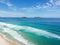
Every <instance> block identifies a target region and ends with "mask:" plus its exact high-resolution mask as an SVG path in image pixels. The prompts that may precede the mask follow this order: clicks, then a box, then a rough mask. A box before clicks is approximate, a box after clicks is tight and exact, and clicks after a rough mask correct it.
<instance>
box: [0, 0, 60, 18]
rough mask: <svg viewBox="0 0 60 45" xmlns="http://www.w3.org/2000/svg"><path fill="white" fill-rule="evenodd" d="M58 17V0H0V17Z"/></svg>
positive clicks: (59, 0) (59, 15) (59, 10)
mask: <svg viewBox="0 0 60 45" xmlns="http://www.w3.org/2000/svg"><path fill="white" fill-rule="evenodd" d="M23 16H26V17H35V16H40V17H46V18H51V17H52V18H60V0H0V17H23Z"/></svg>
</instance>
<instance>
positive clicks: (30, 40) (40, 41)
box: [0, 18, 60, 45]
mask: <svg viewBox="0 0 60 45" xmlns="http://www.w3.org/2000/svg"><path fill="white" fill-rule="evenodd" d="M0 22H1V23H0V27H2V29H0V30H4V31H3V32H5V33H8V34H10V35H11V36H12V37H13V38H15V39H16V40H18V41H21V42H22V43H24V44H25V45H60V18H38V19H37V18H36V19H35V18H26V19H24V18H1V19H0ZM1 24H2V25H3V26H2V25H1ZM12 37H11V38H12Z"/></svg>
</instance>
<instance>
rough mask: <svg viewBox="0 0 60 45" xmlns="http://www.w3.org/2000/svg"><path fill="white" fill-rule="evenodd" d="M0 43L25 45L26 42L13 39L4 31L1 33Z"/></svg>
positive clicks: (3, 44)
mask: <svg viewBox="0 0 60 45" xmlns="http://www.w3.org/2000/svg"><path fill="white" fill-rule="evenodd" d="M0 45H24V44H22V43H21V44H20V43H18V42H17V41H14V40H11V39H9V38H7V37H6V36H5V35H3V34H2V33H0Z"/></svg>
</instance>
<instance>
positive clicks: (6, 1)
mask: <svg viewBox="0 0 60 45" xmlns="http://www.w3.org/2000/svg"><path fill="white" fill-rule="evenodd" d="M0 3H3V4H5V5H7V6H9V7H11V6H13V4H12V3H10V2H9V0H0Z"/></svg>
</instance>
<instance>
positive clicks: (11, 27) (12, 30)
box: [0, 22, 60, 45]
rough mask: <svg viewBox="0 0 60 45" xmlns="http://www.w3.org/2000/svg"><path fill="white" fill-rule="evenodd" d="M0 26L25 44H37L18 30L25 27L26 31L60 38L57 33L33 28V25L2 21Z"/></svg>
mask: <svg viewBox="0 0 60 45" xmlns="http://www.w3.org/2000/svg"><path fill="white" fill-rule="evenodd" d="M0 28H2V30H3V32H6V33H9V34H10V35H11V36H13V37H14V38H15V39H17V40H18V41H21V42H22V43H24V44H25V45H35V44H33V43H31V42H29V41H28V40H26V39H25V38H24V37H23V36H22V35H20V34H19V33H18V32H17V31H16V30H21V29H24V30H25V31H28V32H33V33H35V34H37V35H42V36H45V37H48V38H56V39H59V40H60V36H59V35H57V34H54V33H51V32H48V31H46V30H41V29H37V28H33V27H30V26H20V25H19V26H18V25H14V24H7V23H3V22H0Z"/></svg>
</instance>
